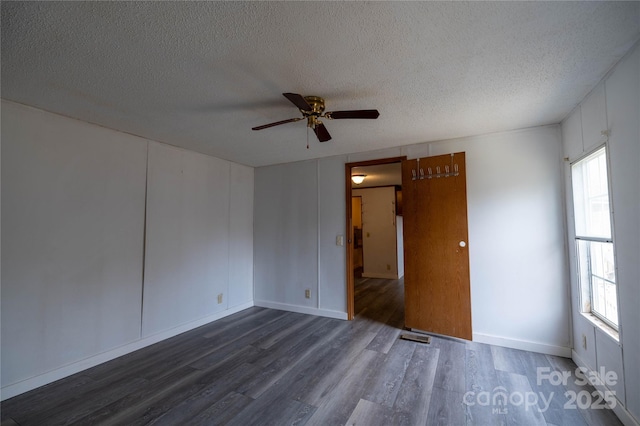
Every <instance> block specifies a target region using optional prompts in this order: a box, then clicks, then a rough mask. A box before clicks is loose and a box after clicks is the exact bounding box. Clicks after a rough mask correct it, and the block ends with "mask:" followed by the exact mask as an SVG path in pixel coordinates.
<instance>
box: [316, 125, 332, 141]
mask: <svg viewBox="0 0 640 426" xmlns="http://www.w3.org/2000/svg"><path fill="white" fill-rule="evenodd" d="M313 131H314V132H316V136H317V137H318V140H319V141H320V142H326V141H329V140H331V135H330V134H329V132H328V131H327V128H326V127H324V124H322V123H318V124H316V126H315V127H314V128H313Z"/></svg>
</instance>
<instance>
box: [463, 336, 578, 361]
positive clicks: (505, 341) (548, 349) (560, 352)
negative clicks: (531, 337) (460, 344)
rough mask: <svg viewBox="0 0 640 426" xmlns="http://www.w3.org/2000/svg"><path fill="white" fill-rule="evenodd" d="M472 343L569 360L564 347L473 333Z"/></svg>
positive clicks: (566, 349)
mask: <svg viewBox="0 0 640 426" xmlns="http://www.w3.org/2000/svg"><path fill="white" fill-rule="evenodd" d="M473 341H474V342H479V343H487V344H489V345H496V346H504V347H506V348H512V349H520V350H523V351H531V352H538V353H541V354H547V355H556V356H561V357H563V358H571V348H566V347H564V346H555V345H548V344H546V343H538V342H530V341H527V340H518V339H511V338H507V337H500V336H492V335H490V334H483V333H473Z"/></svg>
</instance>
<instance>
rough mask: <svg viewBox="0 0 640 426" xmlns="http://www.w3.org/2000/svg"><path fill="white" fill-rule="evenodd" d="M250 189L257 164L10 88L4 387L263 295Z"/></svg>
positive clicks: (5, 108) (42, 377) (122, 349)
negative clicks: (53, 105)
mask: <svg viewBox="0 0 640 426" xmlns="http://www.w3.org/2000/svg"><path fill="white" fill-rule="evenodd" d="M148 152H149V154H150V155H149V158H147V153H148ZM147 161H148V164H149V174H148V176H147ZM147 181H148V184H149V185H148V187H147ZM145 192H148V194H147V195H148V203H146V195H145ZM252 200H253V169H251V168H248V167H244V166H239V165H237V164H233V163H229V162H226V161H222V160H218V159H215V158H212V157H207V156H204V155H201V154H195V153H192V152H188V151H183V150H178V149H175V148H171V147H168V146H166V145H162V144H159V143H155V142H151V141H148V140H145V139H142V138H138V137H134V136H131V135H127V134H124V133H120V132H117V131H113V130H109V129H105V128H102V127H99V126H94V125H90V124H87V123H83V122H80V121H76V120H72V119H69V118H65V117H61V116H58V115H55V114H51V113H47V112H44V111H40V110H37V109H34V108H30V107H26V106H22V105H18V104H14V103H11V102H6V101H2V231H3V232H2V307H1V308H2V313H1V315H2V330H1V331H2V367H1V368H2V370H1V376H2V398H3V399H6V398H9V397H11V396H14V395H17V394H19V393H22V392H25V391H27V390H30V389H33V388H35V387H37V386H41V385H43V384H46V383H49V382H51V381H54V380H57V379H59V378H62V377H65V376H67V375H70V374H73V373H75V372H78V371H81V370H83V369H85V368H88V367H91V366H93V365H96V364H98V363H100V362H104V361H107V360H109V359H112V358H115V357H117V356H120V355H123V354H125V353H127V352H130V351H133V350H135V349H138V348H141V347H143V346H146V345H149V344H152V343H155V342H157V341H159V340H162V339H165V338H167V337H170V336H173V335H175V334H178V333H180V332H184V331H187V330H189V329H191V328H194V327H196V326H199V325H202V324H204V323H206V322H209V321H212V320H214V319H217V318H221V317H223V316H226V315H228V314H230V313H233V312H236V311H238V310H240V309H244V308H246V307H248V306H251V305H252V304H253V303H252V287H253V282H252V281H253V273H252V271H253V268H252V265H253V253H252V247H253V241H252V238H253V222H252V221H253V207H252ZM145 204H146V207H145ZM145 210H146V222H147V225H148V226H147V229H146V260H147V262H146V265H145V264H144V261H143V259H144V257H145ZM231 256H233V259H231ZM143 269H144V283H143ZM218 293H223V294H224V297H223V304H221V305H218V304H217V301H216V296H217V294H218ZM143 300H144V301H143ZM143 324H144V326H143Z"/></svg>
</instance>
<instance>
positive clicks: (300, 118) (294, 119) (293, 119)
mask: <svg viewBox="0 0 640 426" xmlns="http://www.w3.org/2000/svg"><path fill="white" fill-rule="evenodd" d="M303 119H304V118H303V117H296V118H290V119H288V120H282V121H276V122H275V123H269V124H265V125H263V126H258V127H252V128H251V130H262V129H268V128H269V127H273V126H279V125H281V124H287V123H294V122H296V121H300V120H303Z"/></svg>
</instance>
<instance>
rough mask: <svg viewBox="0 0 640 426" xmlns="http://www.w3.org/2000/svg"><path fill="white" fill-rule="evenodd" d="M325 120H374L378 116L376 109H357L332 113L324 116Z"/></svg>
mask: <svg viewBox="0 0 640 426" xmlns="http://www.w3.org/2000/svg"><path fill="white" fill-rule="evenodd" d="M325 116H326V117H327V118H330V119H332V120H339V119H342V118H370V119H376V118H378V117H379V116H380V113H379V112H378V110H377V109H357V110H353V111H333V112H327V113H326V114H325Z"/></svg>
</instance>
